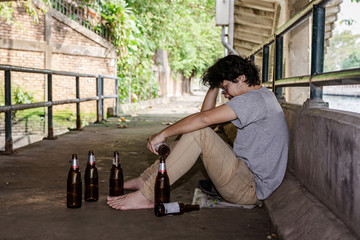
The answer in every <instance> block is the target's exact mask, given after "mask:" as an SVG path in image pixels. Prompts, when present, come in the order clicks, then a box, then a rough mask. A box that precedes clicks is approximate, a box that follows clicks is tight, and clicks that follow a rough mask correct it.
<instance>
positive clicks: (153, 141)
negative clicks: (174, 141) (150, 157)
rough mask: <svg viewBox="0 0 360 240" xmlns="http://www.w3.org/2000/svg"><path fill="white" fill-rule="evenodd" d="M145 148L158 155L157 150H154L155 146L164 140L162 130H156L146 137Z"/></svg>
mask: <svg viewBox="0 0 360 240" xmlns="http://www.w3.org/2000/svg"><path fill="white" fill-rule="evenodd" d="M147 141H148V142H147V148H148V149H149V150H150V151H151V152H153V153H155V154H157V155H158V152H157V151H156V150H155V146H156V145H158V144H160V143H163V142H165V141H166V138H165V137H164V136H163V134H162V131H161V132H158V133H156V134H154V135H152V136H150V137H148V139H147Z"/></svg>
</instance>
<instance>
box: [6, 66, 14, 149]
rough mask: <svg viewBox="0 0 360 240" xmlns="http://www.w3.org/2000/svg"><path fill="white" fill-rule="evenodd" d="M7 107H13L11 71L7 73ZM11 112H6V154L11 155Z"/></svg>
mask: <svg viewBox="0 0 360 240" xmlns="http://www.w3.org/2000/svg"><path fill="white" fill-rule="evenodd" d="M5 106H11V71H10V70H6V71H5ZM11 113H12V112H11V111H8V112H5V153H6V154H11V153H13V152H14V150H13V139H12V122H11Z"/></svg>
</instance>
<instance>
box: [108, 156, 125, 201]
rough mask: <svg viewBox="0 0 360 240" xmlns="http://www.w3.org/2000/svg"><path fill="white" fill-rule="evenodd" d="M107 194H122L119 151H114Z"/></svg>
mask: <svg viewBox="0 0 360 240" xmlns="http://www.w3.org/2000/svg"><path fill="white" fill-rule="evenodd" d="M109 195H110V196H120V195H124V176H123V171H122V168H121V164H120V159H119V152H118V151H115V152H114V158H113V165H112V168H111V170H110V179H109Z"/></svg>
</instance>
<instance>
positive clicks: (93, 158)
mask: <svg viewBox="0 0 360 240" xmlns="http://www.w3.org/2000/svg"><path fill="white" fill-rule="evenodd" d="M89 163H90V164H91V165H93V164H95V156H94V155H90V156H89Z"/></svg>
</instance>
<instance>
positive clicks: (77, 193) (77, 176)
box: [66, 153, 82, 208]
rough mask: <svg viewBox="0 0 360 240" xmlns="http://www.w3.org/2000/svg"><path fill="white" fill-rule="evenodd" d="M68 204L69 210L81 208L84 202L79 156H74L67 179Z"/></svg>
mask: <svg viewBox="0 0 360 240" xmlns="http://www.w3.org/2000/svg"><path fill="white" fill-rule="evenodd" d="M66 199H67V200H66V203H67V207H68V208H79V207H81V201H82V182H81V173H80V169H79V161H78V158H77V155H76V154H75V153H74V154H73V155H72V160H71V166H70V170H69V174H68V179H67V196H66Z"/></svg>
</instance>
